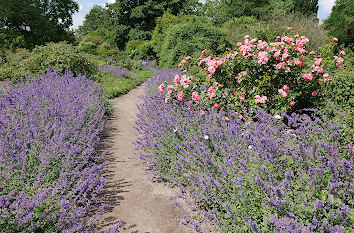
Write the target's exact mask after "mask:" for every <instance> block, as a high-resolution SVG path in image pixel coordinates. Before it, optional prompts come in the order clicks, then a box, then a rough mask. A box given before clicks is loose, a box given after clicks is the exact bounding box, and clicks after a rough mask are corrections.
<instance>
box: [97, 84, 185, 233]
mask: <svg viewBox="0 0 354 233" xmlns="http://www.w3.org/2000/svg"><path fill="white" fill-rule="evenodd" d="M143 94H144V88H143V86H140V87H138V88H136V89H134V90H132V91H131V92H129V93H128V94H126V95H123V96H121V97H118V98H115V99H112V100H111V103H112V104H113V106H114V110H113V111H114V113H113V117H112V119H109V120H108V122H107V124H106V130H105V131H106V134H107V136H106V137H105V138H104V139H103V141H104V144H105V146H106V148H107V147H108V150H109V155H108V163H109V164H108V166H107V169H106V171H105V172H106V175H107V176H108V177H110V180H108V184H107V186H106V189H105V192H104V193H105V194H104V195H105V202H106V203H107V204H109V205H110V209H109V210H108V211H107V212H106V213H105V215H104V216H103V223H101V224H100V225H99V229H98V230H97V232H99V231H100V230H102V229H104V230H106V229H108V228H109V227H111V226H112V225H113V224H114V223H116V222H117V221H118V220H120V219H122V220H124V222H125V223H126V224H125V225H124V227H123V228H121V230H120V232H129V233H147V232H149V233H169V232H173V233H174V232H176V233H184V232H190V230H188V229H187V228H186V227H185V226H183V225H182V224H181V223H180V222H181V220H182V218H183V214H185V213H184V212H183V210H182V209H181V208H179V207H176V206H175V205H174V203H173V201H170V200H168V198H169V197H171V196H173V194H175V192H176V190H173V189H171V188H169V187H167V186H165V185H164V184H163V183H161V182H158V181H153V179H152V176H151V175H149V174H147V172H146V171H145V170H144V169H143V168H142V162H141V160H140V159H139V158H138V157H137V156H136V155H134V152H135V151H134V146H133V145H132V142H133V141H134V139H135V136H136V130H135V129H134V127H135V120H136V114H137V112H138V110H137V106H136V105H137V103H139V101H140V100H139V98H138V97H139V96H142V95H143Z"/></svg>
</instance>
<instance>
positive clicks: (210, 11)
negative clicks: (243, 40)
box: [203, 0, 318, 25]
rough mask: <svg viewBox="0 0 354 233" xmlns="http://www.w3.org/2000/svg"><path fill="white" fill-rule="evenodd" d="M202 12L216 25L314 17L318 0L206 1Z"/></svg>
mask: <svg viewBox="0 0 354 233" xmlns="http://www.w3.org/2000/svg"><path fill="white" fill-rule="evenodd" d="M203 11H204V14H206V15H207V16H208V17H209V18H211V19H212V20H213V21H214V23H216V24H218V25H221V24H223V23H225V22H226V21H228V20H229V19H231V18H239V17H244V16H252V17H255V18H257V19H271V18H274V17H277V16H279V14H287V13H300V14H302V15H305V16H316V15H317V11H318V0H232V1H231V0H206V3H205V4H204V6H203Z"/></svg>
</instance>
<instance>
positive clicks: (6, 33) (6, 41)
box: [0, 29, 25, 57]
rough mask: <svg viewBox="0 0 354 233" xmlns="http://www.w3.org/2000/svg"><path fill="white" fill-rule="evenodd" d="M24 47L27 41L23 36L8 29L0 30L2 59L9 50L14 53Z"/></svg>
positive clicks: (0, 54) (0, 53)
mask: <svg viewBox="0 0 354 233" xmlns="http://www.w3.org/2000/svg"><path fill="white" fill-rule="evenodd" d="M24 45H25V41H24V39H23V36H22V35H21V34H19V33H16V32H14V31H12V30H8V29H2V30H0V57H1V56H2V55H3V54H5V52H6V51H8V50H10V51H14V50H16V49H17V48H21V47H24Z"/></svg>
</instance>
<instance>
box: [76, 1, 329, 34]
mask: <svg viewBox="0 0 354 233" xmlns="http://www.w3.org/2000/svg"><path fill="white" fill-rule="evenodd" d="M76 1H77V2H78V3H79V5H80V10H79V12H77V13H76V14H75V15H74V16H73V20H74V25H73V28H74V29H76V28H77V27H78V26H79V25H81V24H82V22H83V21H84V19H85V15H86V14H87V13H88V12H89V11H90V9H91V8H92V7H93V6H94V5H101V6H104V5H105V4H106V3H112V2H115V0H76ZM204 1H205V0H200V2H204ZM334 2H335V0H319V9H318V17H319V18H320V20H323V19H325V18H327V17H328V16H329V15H330V13H331V11H332V6H333V4H334Z"/></svg>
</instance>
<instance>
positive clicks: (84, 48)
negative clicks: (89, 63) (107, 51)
mask: <svg viewBox="0 0 354 233" xmlns="http://www.w3.org/2000/svg"><path fill="white" fill-rule="evenodd" d="M103 42H104V40H103V39H102V38H101V37H98V36H85V37H84V38H83V39H82V40H81V41H80V43H79V45H78V49H79V51H81V52H85V53H92V54H97V48H98V47H99V46H100V45H101V44H103Z"/></svg>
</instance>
